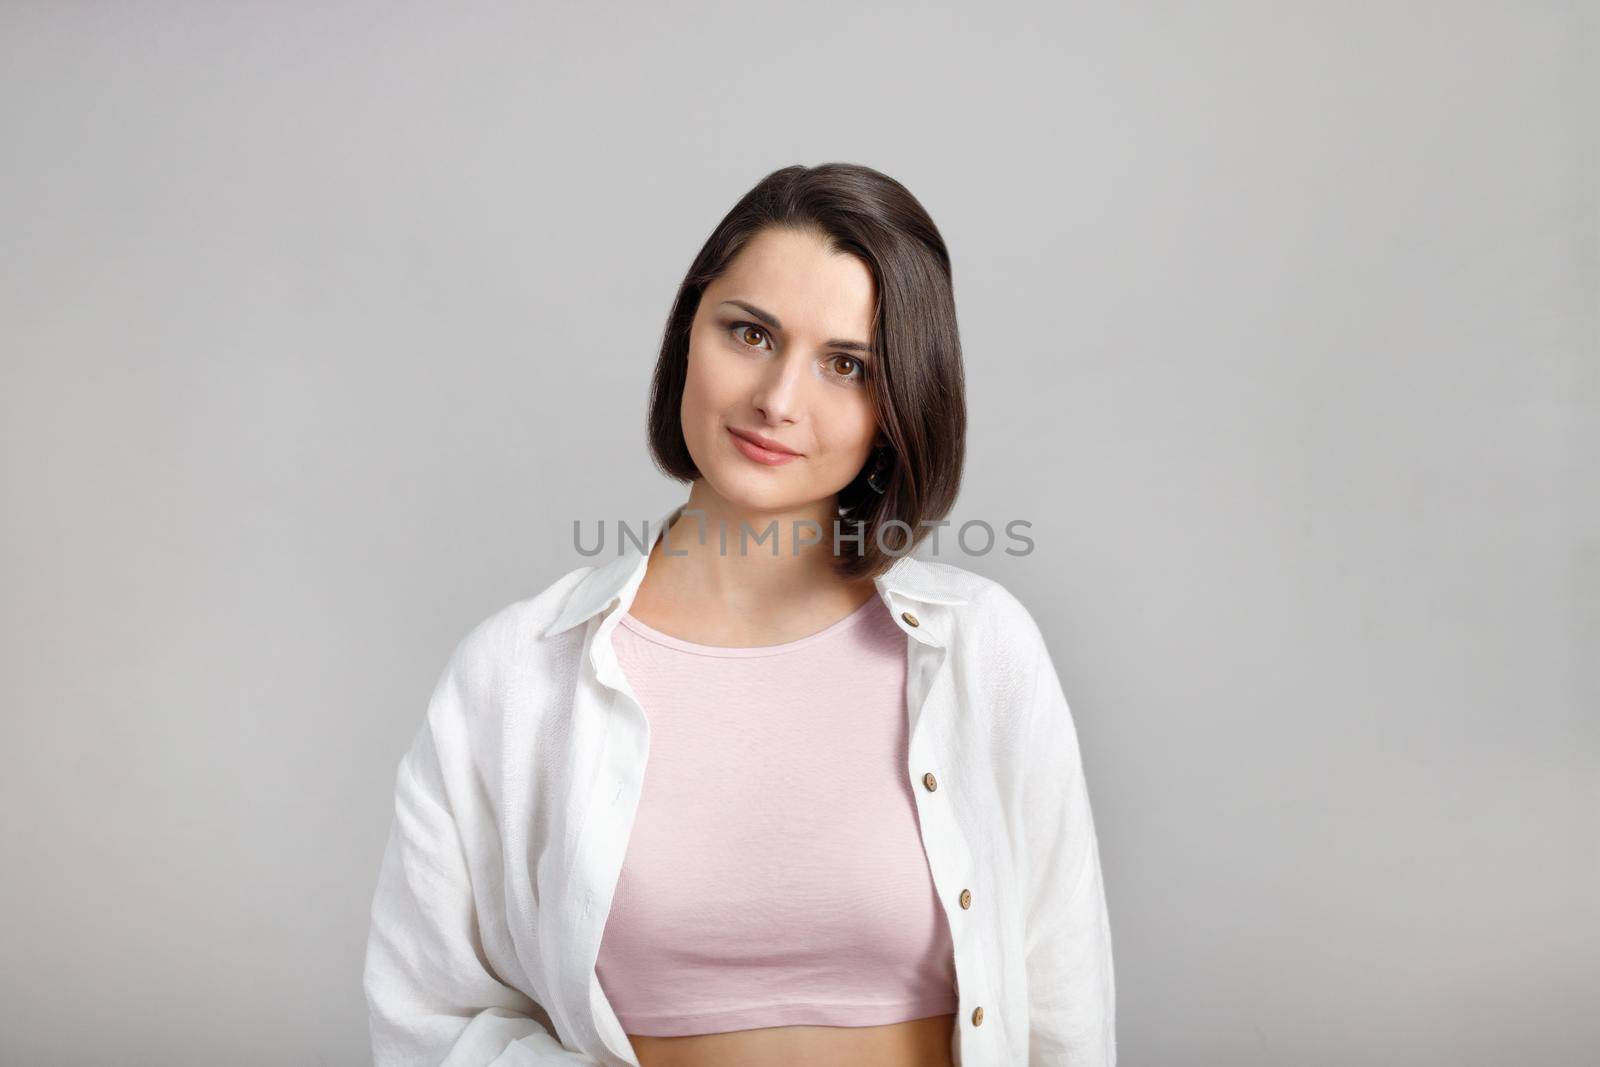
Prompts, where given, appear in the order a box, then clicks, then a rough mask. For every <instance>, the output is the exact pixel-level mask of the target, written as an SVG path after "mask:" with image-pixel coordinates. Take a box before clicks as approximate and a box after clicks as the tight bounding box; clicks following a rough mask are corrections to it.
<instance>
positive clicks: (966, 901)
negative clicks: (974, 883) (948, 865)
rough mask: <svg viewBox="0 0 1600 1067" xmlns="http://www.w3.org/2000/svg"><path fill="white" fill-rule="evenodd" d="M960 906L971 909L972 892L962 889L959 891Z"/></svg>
mask: <svg viewBox="0 0 1600 1067" xmlns="http://www.w3.org/2000/svg"><path fill="white" fill-rule="evenodd" d="M961 906H962V907H963V908H970V907H972V890H970V889H963V890H962V891H961Z"/></svg>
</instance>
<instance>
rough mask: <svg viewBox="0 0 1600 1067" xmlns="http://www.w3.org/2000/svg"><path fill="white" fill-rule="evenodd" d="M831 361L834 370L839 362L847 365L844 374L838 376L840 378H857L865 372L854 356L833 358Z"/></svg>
mask: <svg viewBox="0 0 1600 1067" xmlns="http://www.w3.org/2000/svg"><path fill="white" fill-rule="evenodd" d="M833 360H834V367H835V368H837V367H838V365H839V362H840V361H841V360H843V361H844V362H845V363H846V364H848V365H849V366H848V368H847V369H846V371H845V373H843V374H841V375H839V377H841V378H859V377H861V375H862V374H864V373H865V372H866V368H865V367H863V366H862V364H861V361H860V360H858V359H856V358H855V357H854V356H834V357H833Z"/></svg>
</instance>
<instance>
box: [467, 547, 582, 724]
mask: <svg viewBox="0 0 1600 1067" xmlns="http://www.w3.org/2000/svg"><path fill="white" fill-rule="evenodd" d="M594 569H595V568H594V567H592V566H585V567H577V568H574V569H573V570H570V571H568V572H567V573H565V574H563V575H561V576H560V577H559V578H557V579H555V580H554V581H553V582H551V583H550V584H549V585H547V586H546V587H545V588H544V589H542V590H540V591H539V592H538V593H535V594H534V595H532V596H528V597H523V598H522V599H520V600H515V601H512V602H511V603H509V604H506V605H505V606H503V607H500V608H498V609H496V610H494V611H492V612H490V613H489V614H488V615H487V616H485V617H484V618H483V619H481V620H479V621H478V622H477V623H476V624H475V625H473V626H472V627H471V628H470V629H469V630H467V632H466V633H465V634H464V635H463V636H462V637H461V638H460V640H459V641H457V643H456V646H455V648H454V650H453V651H452V653H451V655H450V660H449V664H448V666H447V667H446V674H447V676H448V677H449V678H450V679H452V681H453V683H454V684H455V686H456V687H457V688H458V689H459V690H460V691H461V692H462V694H463V695H471V696H484V695H489V694H493V693H495V692H499V691H504V690H505V689H506V688H507V687H509V686H515V685H518V684H522V683H524V682H526V680H527V679H526V675H527V673H528V672H540V677H546V678H547V677H549V674H548V672H549V670H550V669H551V668H552V667H556V666H558V665H559V663H560V661H561V660H562V658H563V657H564V656H565V657H570V655H571V654H572V653H573V652H574V651H575V648H576V646H575V645H574V644H573V642H572V641H571V640H570V638H568V636H567V635H554V636H546V635H545V630H546V628H547V627H548V626H549V625H550V623H551V622H552V621H554V620H555V618H556V617H557V616H558V615H559V613H560V612H561V609H562V608H563V607H564V606H565V605H566V603H567V600H568V598H569V597H570V596H571V594H572V591H573V590H574V589H575V588H577V586H578V585H579V584H580V583H581V582H582V581H583V579H584V578H585V577H586V576H588V574H589V573H590V572H591V571H593V570H594Z"/></svg>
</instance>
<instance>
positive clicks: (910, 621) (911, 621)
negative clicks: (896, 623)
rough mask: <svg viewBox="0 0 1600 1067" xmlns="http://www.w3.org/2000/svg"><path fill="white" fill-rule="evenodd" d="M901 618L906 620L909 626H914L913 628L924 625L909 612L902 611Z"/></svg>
mask: <svg viewBox="0 0 1600 1067" xmlns="http://www.w3.org/2000/svg"><path fill="white" fill-rule="evenodd" d="M900 617H901V618H902V619H904V620H906V622H907V623H908V624H910V625H912V626H921V625H922V624H921V623H920V622H918V621H917V617H916V616H915V615H913V614H911V612H909V611H902V612H901V613H900Z"/></svg>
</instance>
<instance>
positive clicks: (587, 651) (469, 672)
mask: <svg viewBox="0 0 1600 1067" xmlns="http://www.w3.org/2000/svg"><path fill="white" fill-rule="evenodd" d="M684 506H685V505H681V504H680V505H678V506H677V507H675V508H673V509H672V510H671V511H670V512H668V513H667V514H666V515H665V516H664V517H663V518H661V519H660V520H659V521H658V522H657V523H656V524H654V525H653V526H651V527H648V528H647V533H646V539H647V540H648V541H649V543H650V544H652V545H653V543H654V542H655V541H657V540H660V538H661V534H662V531H664V530H665V529H666V528H667V527H668V526H670V525H671V523H672V522H673V521H674V520H675V519H676V518H677V517H678V515H679V513H680V512H681V511H682V510H683V507H684ZM623 543H624V546H625V551H623V553H622V554H621V555H619V556H618V557H617V558H615V559H613V560H608V561H606V562H605V563H603V564H600V565H594V566H585V567H579V568H577V569H576V570H573V571H571V572H569V573H567V574H566V575H564V576H562V577H561V578H559V579H557V580H556V581H555V582H553V583H552V584H551V585H550V586H549V587H548V588H547V589H545V590H544V591H543V592H541V593H539V594H538V595H536V596H533V597H530V598H528V599H526V600H521V601H518V602H516V603H514V604H511V605H509V606H507V607H505V608H502V609H500V610H499V611H497V612H495V613H494V614H493V615H491V616H489V617H488V618H487V619H485V620H483V621H482V622H481V623H479V624H478V625H477V626H475V627H474V628H473V629H472V630H471V631H470V632H469V633H468V634H467V635H466V636H465V637H464V638H463V639H462V640H461V642H460V643H459V644H458V645H457V646H456V649H455V651H454V653H453V654H452V655H451V657H450V660H449V663H448V664H447V666H446V667H445V669H444V672H443V674H442V676H441V677H440V679H439V682H438V685H437V686H436V687H435V689H434V691H433V696H432V699H431V700H430V702H429V704H428V709H427V714H426V717H425V719H424V721H423V723H422V726H421V728H420V729H419V731H418V732H417V734H416V737H415V740H414V741H413V742H412V744H411V747H410V748H409V750H408V751H407V752H406V754H405V756H404V757H403V758H402V759H401V761H400V765H399V769H398V772H397V774H396V778H395V798H394V800H395V813H394V820H393V824H392V827H391V830H390V835H389V839H388V844H387V846H386V848H385V851H384V857H383V863H382V866H381V869H380V871H379V874H378V884H377V890H376V892H375V894H374V897H373V901H372V925H371V930H370V934H369V937H368V942H367V955H366V968H365V974H364V988H365V992H366V997H367V1003H368V1007H369V1010H370V1015H369V1024H370V1029H371V1037H372V1052H373V1058H374V1061H375V1063H376V1064H377V1067H389V1065H391V1064H418V1065H420V1064H427V1065H430V1067H434V1065H439V1064H449V1065H453V1067H483V1065H487V1064H493V1065H496V1067H511V1065H517V1064H522V1065H535V1064H538V1065H545V1064H605V1065H607V1067H619V1065H623V1064H627V1065H629V1067H639V1061H638V1059H637V1058H636V1057H635V1055H634V1053H633V1049H632V1045H631V1044H630V1042H629V1041H628V1037H627V1034H626V1032H625V1031H624V1030H623V1028H622V1025H621V1024H620V1023H619V1022H618V1020H617V1016H616V1013H615V1012H614V1011H613V1009H612V1006H611V1004H610V1002H609V1001H608V1000H607V999H606V995H605V992H604V990H603V989H602V988H601V985H600V981H599V978H598V977H597V975H596V971H595V962H596V959H597V958H598V954H599V948H600V940H601V935H602V933H603V931H604V929H605V920H606V915H607V912H608V910H609V909H610V906H611V898H612V892H613V890H614V889H615V887H616V884H617V879H618V877H619V875H620V873H621V868H622V862H623V858H624V854H625V852H626V849H627V844H628V838H629V834H630V832H631V829H632V825H633V820H634V813H635V810H636V807H637V805H638V801H639V796H640V792H641V787H642V785H643V778H644V771H645V763H646V757H647V755H648V750H649V740H650V728H649V723H648V720H647V719H646V717H645V713H644V710H643V709H642V708H641V707H640V706H639V702H638V700H637V698H636V697H635V696H634V694H633V691H632V690H631V689H630V688H629V686H628V683H627V680H626V678H625V677H624V676H623V674H622V671H621V669H620V668H619V666H618V664H617V659H616V655H615V650H614V649H613V646H612V643H611V634H612V631H613V630H614V629H615V628H616V626H617V624H618V622H619V621H620V617H621V615H622V614H624V613H625V612H626V611H627V610H628V607H629V605H630V604H631V603H632V602H633V597H634V594H635V592H636V591H637V590H638V588H639V585H640V583H641V582H642V581H643V579H644V575H645V569H646V565H647V563H648V558H649V557H648V550H647V549H646V550H640V548H639V547H638V545H636V544H634V543H633V542H632V541H629V540H627V539H624V542H623ZM847 544H848V542H847ZM669 548H670V550H671V551H673V552H675V553H681V552H682V551H683V547H682V545H681V543H679V542H678V541H677V538H676V537H674V538H673V539H672V540H671V541H669ZM875 584H876V586H877V590H878V595H879V596H880V597H881V598H882V599H883V601H884V603H885V604H886V605H887V607H888V608H889V611H890V613H891V614H892V615H893V616H894V618H895V620H896V623H897V624H898V625H899V626H900V628H901V629H902V630H904V631H905V633H906V636H907V637H908V638H909V640H908V641H907V653H906V654H907V659H906V713H907V717H908V723H909V731H910V733H909V747H908V760H907V765H906V767H905V768H904V771H905V774H906V775H907V777H908V778H909V780H910V782H911V785H912V787H913V789H912V792H913V794H914V795H915V797H916V804H917V816H918V823H919V826H920V831H921V834H922V842H923V847H924V850H925V852H926V854H927V857H928V865H929V870H930V873H931V875H932V877H933V883H934V887H935V889H936V890H937V892H938V894H939V898H940V900H941V901H942V902H943V905H944V914H945V916H946V918H947V920H948V921H949V923H950V933H951V940H952V943H953V944H954V947H955V970H956V984H957V991H958V993H959V998H960V1004H959V1006H958V1008H957V1011H956V1016H955V1024H954V1031H953V1033H952V1035H951V1058H952V1061H953V1062H954V1063H955V1064H957V1065H958V1067H990V1065H1011V1064H1030V1065H1033V1067H1042V1065H1061V1067H1112V1065H1114V1064H1115V1063H1116V1028H1115V1015H1116V998H1115V988H1114V982H1113V975H1112V962H1111V929H1110V924H1109V921H1108V917H1107V911H1106V903H1105V892H1104V887H1103V883H1102V880H1101V872H1100V857H1099V849H1098V844H1097V841H1096V838H1095V831H1094V821H1093V818H1092V815H1091V811H1090V806H1089V795H1088V789H1087V784H1086V781H1085V778H1084V773H1083V768H1082V766H1081V762H1080V758H1079V752H1078V738H1077V731H1076V728H1075V727H1074V725H1073V720H1072V714H1071V712H1070V711H1069V709H1068V707H1067V701H1066V698H1065V696H1064V695H1063V692H1062V688H1061V683H1060V681H1059V680H1058V678H1057V676H1056V673H1055V669H1054V667H1053V666H1052V663H1051V659H1050V654H1049V651H1048V650H1047V649H1046V647H1045V642H1044V640H1043V637H1042V635H1041V633H1040V631H1039V628H1038V626H1037V625H1036V624H1035V623H1034V621H1033V618H1032V616H1031V615H1030V614H1029V613H1028V611H1027V609H1025V608H1024V607H1023V606H1022V604H1021V602H1020V601H1019V600H1017V598H1016V597H1015V596H1013V595H1012V594H1011V593H1010V592H1009V591H1008V590H1006V589H1005V588H1004V587H1003V586H1001V585H1000V584H999V583H998V582H995V581H994V580H992V579H989V578H986V577H983V576H981V575H978V574H976V573H973V572H971V571H968V570H965V569H963V568H960V567H957V566H954V565H952V564H947V563H942V562H937V561H933V560H924V559H919V558H917V557H915V556H910V555H907V556H902V557H900V558H899V559H897V560H895V562H894V564H893V565H892V566H891V567H890V568H889V569H888V571H887V572H886V573H884V574H882V575H880V576H879V577H878V578H877V579H875ZM840 743H842V744H847V743H848V738H841V739H840ZM773 788H774V789H782V788H783V783H782V782H781V781H777V780H775V781H774V782H773ZM964 894H965V896H964ZM963 899H964V900H965V901H966V906H965V907H963V906H962V901H963ZM980 1009H981V1012H980Z"/></svg>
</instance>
